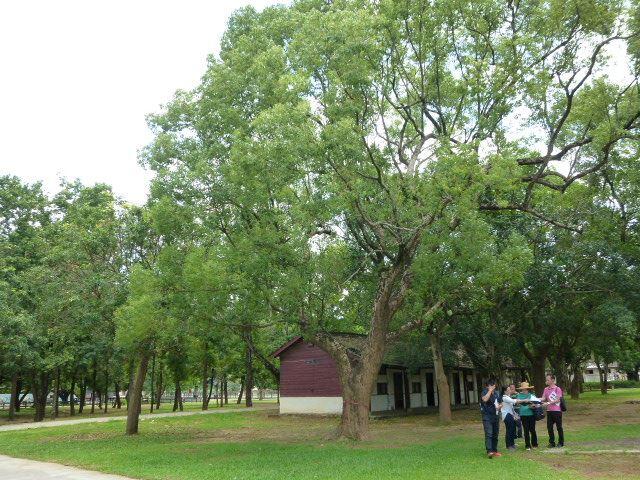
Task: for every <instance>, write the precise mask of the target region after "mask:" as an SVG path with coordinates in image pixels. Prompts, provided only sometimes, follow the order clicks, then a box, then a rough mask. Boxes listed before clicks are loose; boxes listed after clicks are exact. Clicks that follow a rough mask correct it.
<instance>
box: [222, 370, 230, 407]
mask: <svg viewBox="0 0 640 480" xmlns="http://www.w3.org/2000/svg"><path fill="white" fill-rule="evenodd" d="M222 378H223V380H222V382H223V383H222V385H223V388H224V404H225V405H229V390H228V389H227V374H226V373H225V374H224V375H223V377H222Z"/></svg>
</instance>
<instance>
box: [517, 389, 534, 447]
mask: <svg viewBox="0 0 640 480" xmlns="http://www.w3.org/2000/svg"><path fill="white" fill-rule="evenodd" d="M531 390H533V385H529V382H522V383H520V386H519V387H518V391H519V393H518V395H517V396H516V398H517V399H518V400H520V403H522V405H521V406H520V418H521V419H522V426H523V427H524V443H525V448H526V449H527V450H531V448H532V447H533V448H538V434H537V433H536V417H535V415H534V413H533V409H534V408H537V406H536V405H534V404H533V403H531V402H539V401H540V399H539V398H537V397H536V396H535V395H534V394H532V393H531Z"/></svg>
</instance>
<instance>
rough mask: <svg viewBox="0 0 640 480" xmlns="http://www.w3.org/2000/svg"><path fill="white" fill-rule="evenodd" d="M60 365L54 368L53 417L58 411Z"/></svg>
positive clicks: (56, 415)
mask: <svg viewBox="0 0 640 480" xmlns="http://www.w3.org/2000/svg"><path fill="white" fill-rule="evenodd" d="M59 407H60V367H58V368H57V369H56V385H55V387H54V389H53V418H58V415H59V413H60V408H59Z"/></svg>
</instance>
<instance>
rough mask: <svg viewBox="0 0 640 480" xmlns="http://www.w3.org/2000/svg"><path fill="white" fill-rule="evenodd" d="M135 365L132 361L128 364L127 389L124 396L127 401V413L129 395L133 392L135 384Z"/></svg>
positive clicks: (129, 401)
mask: <svg viewBox="0 0 640 480" xmlns="http://www.w3.org/2000/svg"><path fill="white" fill-rule="evenodd" d="M134 373H135V365H134V364H133V361H131V362H129V386H128V387H127V394H126V395H125V398H126V400H127V411H129V404H130V403H131V400H130V399H131V395H130V394H129V393H130V392H133V385H134V382H135V375H134Z"/></svg>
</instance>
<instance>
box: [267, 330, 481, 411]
mask: <svg viewBox="0 0 640 480" xmlns="http://www.w3.org/2000/svg"><path fill="white" fill-rule="evenodd" d="M363 340H364V337H363V336H360V335H351V334H344V335H343V343H346V345H352V346H353V348H356V349H357V346H358V344H359V343H360V342H362V341H363ZM273 356H274V357H278V358H280V413H298V414H299V413H310V414H340V413H341V412H342V389H341V387H340V380H339V378H338V371H337V368H336V364H335V362H334V361H333V359H332V358H331V357H330V356H329V354H328V353H327V352H325V351H324V350H323V349H321V348H320V347H318V346H316V345H314V344H312V343H309V342H305V341H304V339H303V338H302V337H300V336H299V337H295V338H293V339H291V340H290V341H289V342H287V343H285V344H284V345H282V346H281V347H280V348H279V349H278V350H276V351H275V352H274V353H273ZM447 374H448V376H449V385H450V388H451V403H452V404H453V405H470V404H473V403H477V402H478V388H479V386H480V385H481V383H480V381H481V379H480V376H479V374H478V373H477V372H476V370H474V368H473V367H472V366H470V365H469V364H468V363H467V362H462V361H461V362H460V364H459V365H456V366H449V367H448V368H447ZM437 405H438V395H437V387H436V382H435V377H434V373H433V368H432V367H430V366H425V367H424V368H417V369H416V368H414V369H413V370H411V371H410V370H409V369H408V368H406V367H404V366H402V365H397V364H394V363H393V362H392V361H390V359H389V358H385V362H384V363H383V365H382V367H381V369H380V372H379V374H378V381H377V383H376V387H375V389H374V391H373V392H372V395H371V405H370V408H371V411H372V412H383V411H389V410H408V409H424V408H429V407H436V406H437Z"/></svg>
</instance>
